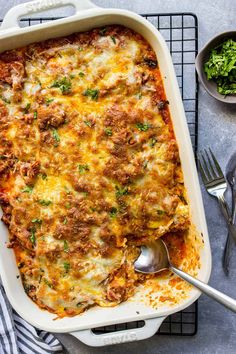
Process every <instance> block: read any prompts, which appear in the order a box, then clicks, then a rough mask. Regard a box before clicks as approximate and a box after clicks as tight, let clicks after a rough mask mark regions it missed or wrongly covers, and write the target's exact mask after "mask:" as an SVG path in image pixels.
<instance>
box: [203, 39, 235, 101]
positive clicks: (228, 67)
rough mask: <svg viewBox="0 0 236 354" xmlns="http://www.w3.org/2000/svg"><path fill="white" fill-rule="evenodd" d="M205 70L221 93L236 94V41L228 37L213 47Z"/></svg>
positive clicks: (208, 78)
mask: <svg viewBox="0 0 236 354" xmlns="http://www.w3.org/2000/svg"><path fill="white" fill-rule="evenodd" d="M204 71H205V73H206V76H207V80H214V81H215V82H216V85H217V91H218V92H219V93H220V94H222V95H231V94H236V42H235V41H234V40H233V39H228V40H226V41H224V42H222V43H221V44H219V45H217V46H216V47H215V48H213V49H212V50H211V51H210V57H209V59H208V61H207V62H206V63H205V64H204Z"/></svg>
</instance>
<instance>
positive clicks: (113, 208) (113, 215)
mask: <svg viewBox="0 0 236 354" xmlns="http://www.w3.org/2000/svg"><path fill="white" fill-rule="evenodd" d="M117 212H118V210H117V208H115V207H112V208H111V209H110V211H109V215H110V217H111V218H115V217H116V215H117Z"/></svg>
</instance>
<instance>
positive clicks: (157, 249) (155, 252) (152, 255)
mask: <svg viewBox="0 0 236 354" xmlns="http://www.w3.org/2000/svg"><path fill="white" fill-rule="evenodd" d="M169 267H170V260H169V253H168V250H167V248H166V245H165V243H164V242H163V241H162V240H161V239H158V240H157V241H152V242H150V243H148V244H147V245H144V246H141V253H140V255H139V257H138V258H137V259H136V261H135V262H134V268H135V270H136V271H137V272H140V273H145V274H149V273H158V272H161V271H162V270H165V269H168V268H169Z"/></svg>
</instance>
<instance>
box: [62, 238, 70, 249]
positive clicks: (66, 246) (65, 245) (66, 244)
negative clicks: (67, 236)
mask: <svg viewBox="0 0 236 354" xmlns="http://www.w3.org/2000/svg"><path fill="white" fill-rule="evenodd" d="M63 242H64V251H65V252H69V246H68V242H67V241H66V240H64V241H63Z"/></svg>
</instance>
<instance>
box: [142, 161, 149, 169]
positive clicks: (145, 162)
mask: <svg viewBox="0 0 236 354" xmlns="http://www.w3.org/2000/svg"><path fill="white" fill-rule="evenodd" d="M147 165H148V161H144V163H143V168H144V169H146V168H147Z"/></svg>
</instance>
